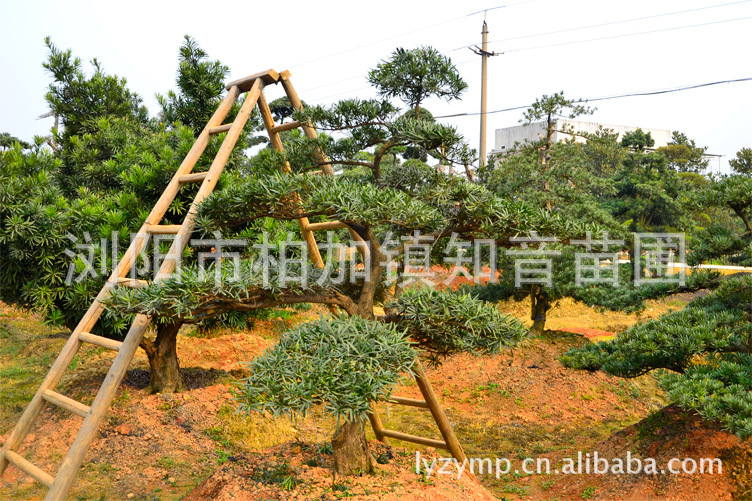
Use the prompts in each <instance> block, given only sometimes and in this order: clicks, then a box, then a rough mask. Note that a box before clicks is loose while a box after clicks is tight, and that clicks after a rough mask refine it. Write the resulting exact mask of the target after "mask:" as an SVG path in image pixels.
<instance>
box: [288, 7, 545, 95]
mask: <svg viewBox="0 0 752 501" xmlns="http://www.w3.org/2000/svg"><path fill="white" fill-rule="evenodd" d="M538 1H540V0H525V1H522V2H517V3H513V4H509V5H497V6H494V7H489V8H487V9H483V10H479V11H477V12H471V13H470V14H464V15H462V16H458V17H453V18H452V19H447V20H446V21H441V22H438V23H435V24H431V25H428V26H423V27H422V28H417V29H414V30H410V31H406V32H404V33H400V34H398V35H392V36H390V37H387V38H382V39H380V40H375V41H373V42H368V43H366V44H363V45H358V46H357V47H350V48H349V49H345V50H341V51H339V52H334V53H332V54H327V55H325V56H320V57H317V58H315V59H308V60H306V61H301V62H300V63H298V64H295V65H291V66H292V67H296V68H299V67H301V66H305V65H307V64H311V63H315V62H318V61H322V60H324V59H329V58H332V57H335V56H341V55H342V54H347V53H349V52H353V51H356V50H360V49H364V48H366V47H370V46H372V45H376V44H380V43H382V42H388V41H389V40H394V39H395V38H402V37H404V36H407V35H412V34H413V33H418V32H421V31H425V30H428V29H431V28H435V27H437V26H442V25H444V24H448V23H453V22H455V21H459V20H460V19H465V18H467V17H471V16H474V15H476V14H480V13H483V12H488V11H491V10H496V9H502V8H505V7H514V6H517V5H523V4H528V3H532V2H538ZM309 90H310V89H309Z"/></svg>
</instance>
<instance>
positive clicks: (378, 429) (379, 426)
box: [368, 403, 389, 445]
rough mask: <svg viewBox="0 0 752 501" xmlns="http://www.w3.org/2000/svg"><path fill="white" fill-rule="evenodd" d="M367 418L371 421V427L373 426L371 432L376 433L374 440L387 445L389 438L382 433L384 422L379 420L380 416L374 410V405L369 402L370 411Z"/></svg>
mask: <svg viewBox="0 0 752 501" xmlns="http://www.w3.org/2000/svg"><path fill="white" fill-rule="evenodd" d="M368 419H369V420H370V421H371V428H373V434H374V435H376V440H378V441H379V442H381V443H383V444H385V445H389V439H388V438H386V436H384V434H383V433H382V431H383V430H384V424H383V423H382V422H381V417H380V416H379V413H378V412H377V411H376V406H375V405H374V404H373V403H371V412H369V413H368Z"/></svg>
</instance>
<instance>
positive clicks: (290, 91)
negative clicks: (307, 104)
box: [279, 71, 334, 176]
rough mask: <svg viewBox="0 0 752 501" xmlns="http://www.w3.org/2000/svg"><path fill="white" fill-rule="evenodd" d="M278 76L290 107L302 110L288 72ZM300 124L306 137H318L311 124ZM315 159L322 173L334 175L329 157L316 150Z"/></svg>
mask: <svg viewBox="0 0 752 501" xmlns="http://www.w3.org/2000/svg"><path fill="white" fill-rule="evenodd" d="M279 78H280V81H281V82H282V87H283V88H284V89H285V94H287V99H289V100H290V104H292V107H293V108H295V109H296V110H302V109H303V103H302V102H301V101H300V98H299V97H298V93H297V92H295V88H294V87H293V86H292V83H291V82H290V72H289V71H283V72H282V73H280V74H279ZM300 126H301V127H302V128H303V134H305V136H306V137H307V138H308V139H316V138H317V137H318V134H316V129H314V128H313V126H312V125H311V124H308V123H302V124H300ZM316 159H317V160H318V161H319V162H321V163H322V165H321V170H322V171H323V172H324V174H328V175H330V176H333V175H334V169H332V165H331V164H330V163H329V159H328V158H326V155H324V154H323V153H322V152H320V151H318V152H316Z"/></svg>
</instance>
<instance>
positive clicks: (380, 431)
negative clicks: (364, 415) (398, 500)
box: [368, 359, 466, 463]
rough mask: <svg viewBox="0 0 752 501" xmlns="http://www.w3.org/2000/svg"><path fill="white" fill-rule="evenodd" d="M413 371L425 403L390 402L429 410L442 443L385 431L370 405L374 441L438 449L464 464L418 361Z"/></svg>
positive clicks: (459, 446) (401, 399)
mask: <svg viewBox="0 0 752 501" xmlns="http://www.w3.org/2000/svg"><path fill="white" fill-rule="evenodd" d="M414 370H415V382H416V383H418V388H419V389H420V392H421V394H422V395H423V398H424V400H425V401H420V400H415V399H412V398H403V397H392V399H391V400H390V402H392V403H394V404H401V405H407V406H410V407H419V408H423V409H428V410H430V411H431V416H432V417H433V420H434V422H435V423H436V426H437V427H438V428H439V432H440V433H441V436H442V438H443V439H444V441H443V442H442V441H440V440H434V439H431V438H424V437H418V436H415V435H408V434H406V433H401V432H398V431H394V430H387V429H386V428H385V427H384V425H383V423H382V422H381V417H380V416H379V413H378V411H377V410H376V406H375V405H373V404H371V412H370V413H369V415H368V418H369V419H370V421H371V427H372V428H373V433H374V435H376V440H379V441H380V442H382V443H384V444H387V445H388V444H389V441H388V438H389V437H392V438H396V439H398V440H405V441H407V442H412V443H415V444H421V445H428V446H431V447H438V448H442V449H446V450H448V451H449V453H450V454H451V455H452V457H454V458H455V459H456V460H457V461H458V462H460V463H462V462H464V461H465V459H466V456H465V452H464V451H463V450H462V446H461V445H460V442H459V440H457V436H456V435H455V434H454V429H453V428H452V425H451V424H450V423H449V420H448V419H447V417H446V414H445V413H444V408H443V407H442V406H441V403H440V402H439V399H438V398H436V394H435V393H434V392H433V387H432V386H431V382H430V381H429V380H428V378H427V377H426V373H425V371H424V370H423V365H422V364H421V362H420V360H419V359H416V360H415V366H414Z"/></svg>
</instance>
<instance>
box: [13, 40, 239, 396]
mask: <svg viewBox="0 0 752 501" xmlns="http://www.w3.org/2000/svg"><path fill="white" fill-rule="evenodd" d="M47 44H48V47H49V49H50V55H49V58H48V60H47V62H46V63H45V67H46V68H47V69H48V70H49V72H50V74H51V75H52V78H53V82H52V84H51V85H50V90H49V92H48V94H47V100H48V103H49V105H50V106H51V107H52V109H53V111H54V112H56V113H57V114H58V115H59V116H60V118H61V121H62V124H63V129H62V130H60V131H53V132H54V133H55V134H56V135H57V140H56V142H57V143H58V144H59V145H60V148H59V149H58V150H56V151H50V150H49V149H47V148H45V147H44V146H43V144H44V140H43V139H41V138H38V139H36V140H35V142H34V144H33V145H31V147H30V148H28V149H26V150H24V149H23V148H22V145H20V144H16V145H14V146H12V147H11V148H9V149H8V150H7V151H0V179H1V180H2V183H0V296H1V297H2V300H3V301H5V302H6V303H9V304H14V305H17V306H20V307H24V308H30V309H33V310H35V311H39V312H42V313H43V314H44V316H45V320H46V321H47V322H49V323H52V324H63V325H66V326H67V327H69V328H74V327H75V325H76V324H77V323H78V320H79V319H80V318H81V316H82V315H83V313H84V312H85V311H86V309H87V308H88V306H89V305H90V304H91V301H92V300H93V298H94V296H96V294H97V292H98V291H99V290H100V288H101V287H102V285H103V284H104V279H105V278H106V277H107V276H109V273H110V270H111V269H112V261H113V258H114V259H117V258H118V257H120V256H118V255H117V253H118V252H119V253H120V255H122V253H123V252H124V251H125V249H126V248H127V246H128V243H129V240H130V234H131V232H132V231H134V230H135V229H136V228H138V227H139V226H140V225H141V223H142V222H143V220H144V219H145V217H146V215H147V214H148V212H149V210H150V209H151V207H152V206H153V205H154V203H155V202H156V200H157V198H158V197H159V196H160V195H161V193H162V191H163V190H164V187H165V186H166V185H167V183H168V182H169V180H170V178H171V177H172V175H173V174H174V172H175V170H176V169H177V166H179V165H180V162H181V160H182V159H183V157H184V156H185V155H186V154H187V152H188V151H189V150H190V148H191V146H192V144H193V141H194V131H193V130H192V129H190V128H188V127H185V126H183V125H179V124H169V125H168V124H159V123H158V122H157V121H156V120H151V119H149V118H148V116H146V114H145V109H144V108H143V107H141V106H140V104H139V103H140V98H139V97H138V96H137V95H136V94H134V93H132V92H131V91H129V90H128V88H127V86H126V82H125V80H124V79H122V78H119V77H116V76H112V75H108V74H106V73H105V72H104V70H103V69H102V67H101V65H99V64H96V65H95V67H94V72H93V74H91V75H87V74H86V73H85V72H84V70H83V69H82V65H81V61H80V60H78V59H77V58H74V57H73V54H72V52H71V51H70V50H65V51H63V50H60V49H58V48H57V47H55V46H54V45H53V44H52V43H51V42H50V41H49V39H48V40H47ZM182 67H184V65H183V66H181V68H182ZM175 96H176V97H177V98H179V99H180V102H181V103H184V104H185V105H186V106H190V101H191V98H190V96H188V95H186V96H183V93H182V92H180V93H178V94H176V95H175ZM181 96H183V97H181ZM217 147H218V146H217V145H216V144H214V143H212V144H210V145H209V148H208V149H209V150H216V148H217ZM206 162H207V159H206V158H204V159H202V160H201V162H200V163H199V165H198V166H197V167H196V169H197V170H201V169H205V168H206V167H207V165H206ZM240 163H242V156H241V155H240V154H239V153H236V154H234V155H233V156H232V157H231V160H230V162H229V165H228V168H229V169H234V168H236V167H237V166H238V164H240ZM219 188H221V185H220V186H219ZM194 189H195V187H194ZM191 193H192V192H191V191H190V188H188V189H184V190H182V191H181V196H180V197H179V198H177V199H176V200H175V202H174V204H173V206H172V207H171V209H170V211H169V213H168V215H167V217H166V220H165V224H170V223H175V224H177V223H180V222H181V221H182V218H183V216H184V214H185V211H186V210H187V203H186V202H187V201H188V200H189V199H190V196H191ZM103 240H104V242H105V243H104V244H103V243H102V242H103ZM115 241H117V242H118V248H117V249H115V247H114V244H115ZM77 245H80V246H83V248H82V249H80V251H81V256H75V259H72V258H71V256H69V255H68V254H66V251H73V252H74V254H77V253H78V252H79V250H78V249H76V246H77ZM152 249H153V248H152V247H150V249H149V250H148V251H147V253H149V252H151V250H152ZM116 251H117V252H116ZM113 252H115V255H114V256H113ZM85 261H90V264H91V265H92V267H93V269H92V270H90V271H85V270H86V266H85V265H86V263H85ZM140 263H141V262H140ZM71 265H73V268H71ZM69 275H70V276H69ZM66 279H68V280H66ZM127 325H128V319H127V318H123V317H122V316H114V315H111V314H109V313H106V314H105V315H104V316H103V318H102V319H101V320H100V321H99V322H98V323H97V326H96V331H95V332H96V333H97V334H99V335H103V336H107V337H113V338H118V337H120V336H122V335H123V333H124V332H123V331H124V329H125V328H126V327H127ZM177 327H179V326H175V325H167V324H164V325H162V324H160V325H159V326H158V329H157V336H156V339H154V340H150V339H149V338H145V340H144V342H143V344H142V346H143V348H144V349H145V350H146V351H147V354H148V356H149V362H150V366H151V368H152V381H151V384H152V388H153V390H155V391H175V390H179V389H180V388H182V387H183V382H182V378H181V376H180V373H179V370H178V369H179V367H178V359H177V355H176V352H175V349H174V342H175V336H176V335H177Z"/></svg>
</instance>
